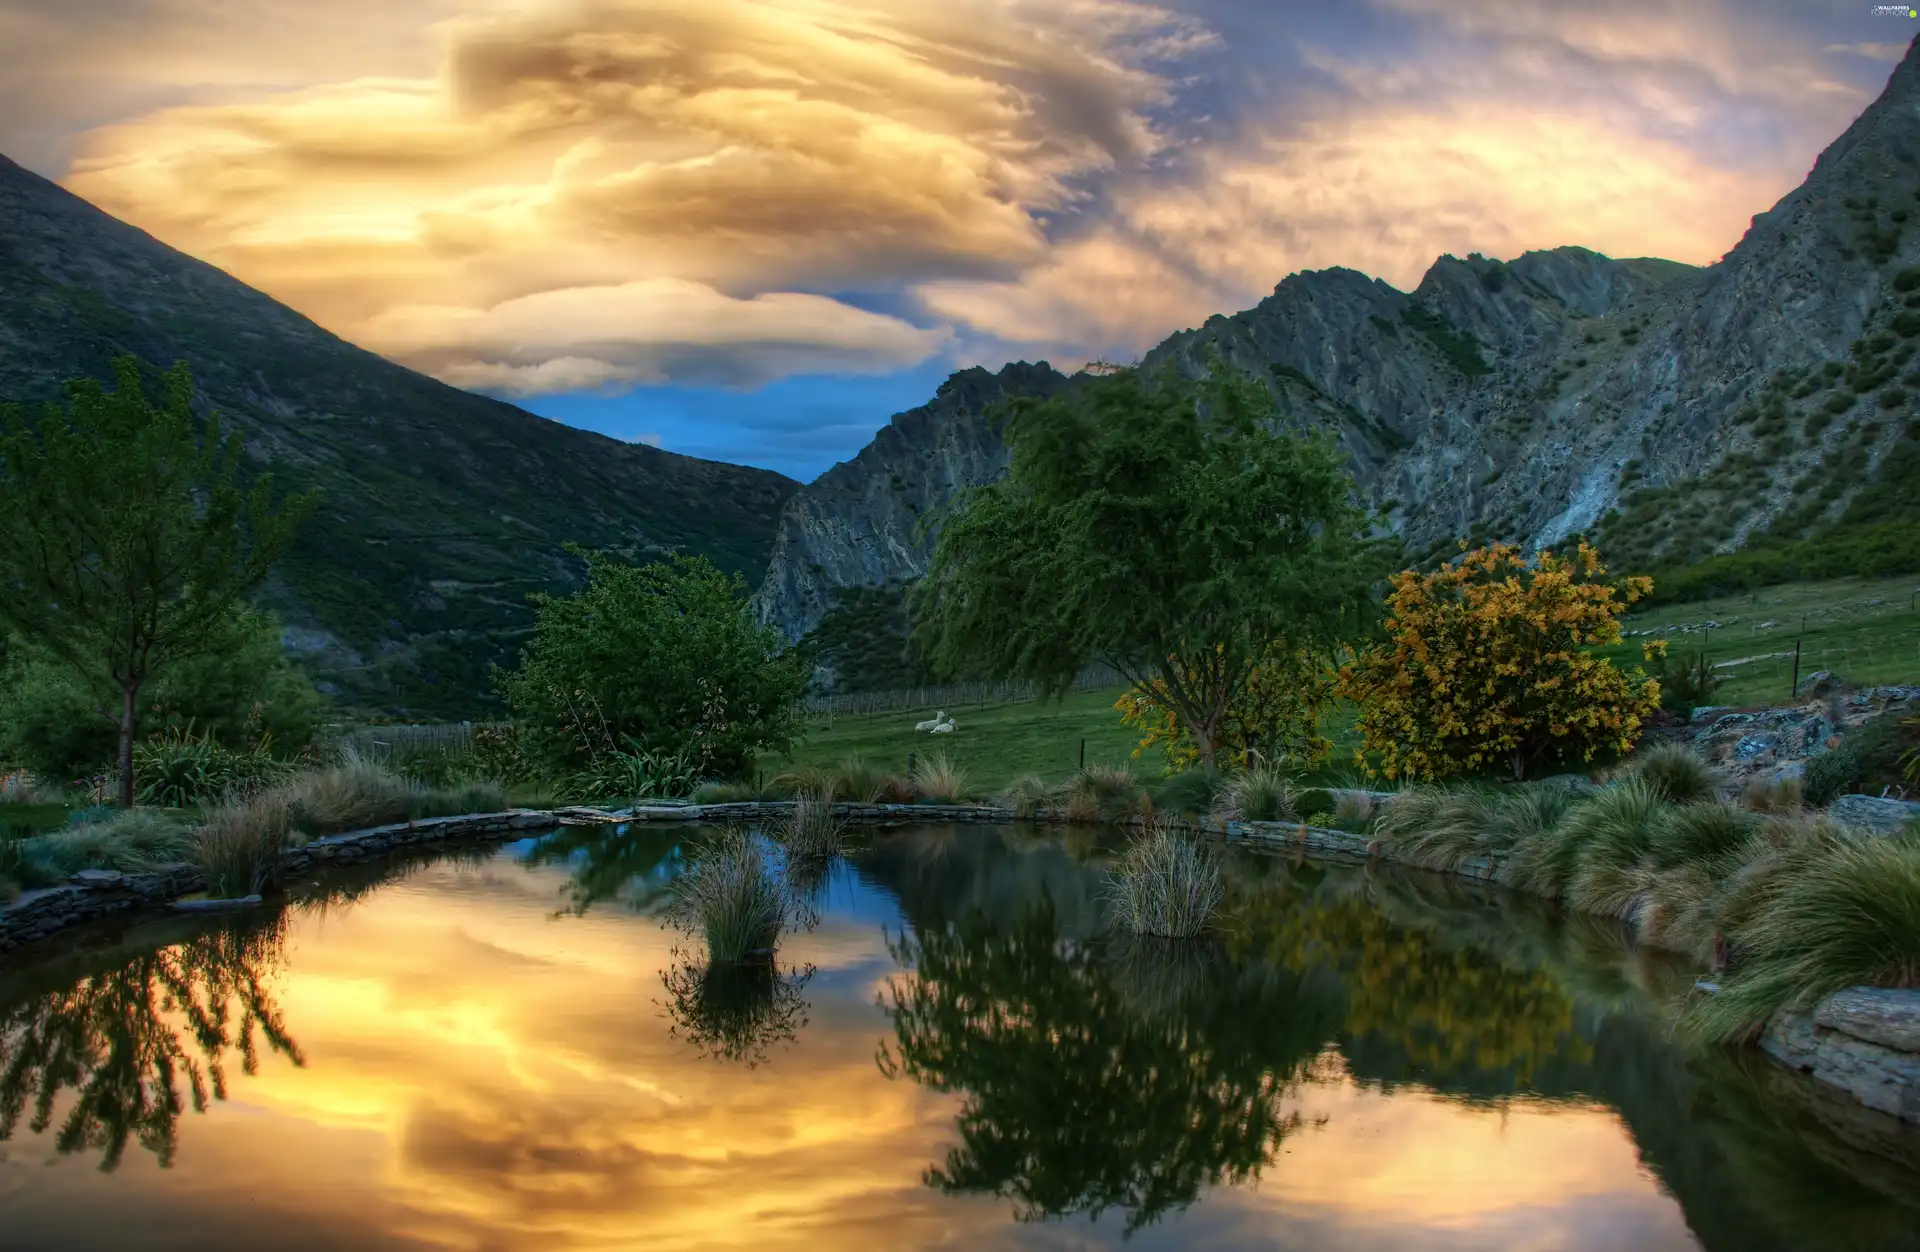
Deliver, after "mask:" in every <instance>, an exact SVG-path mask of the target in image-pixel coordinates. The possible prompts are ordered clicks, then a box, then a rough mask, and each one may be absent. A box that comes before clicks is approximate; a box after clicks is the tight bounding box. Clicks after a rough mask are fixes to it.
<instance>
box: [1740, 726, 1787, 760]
mask: <svg viewBox="0 0 1920 1252" xmlns="http://www.w3.org/2000/svg"><path fill="white" fill-rule="evenodd" d="M1779 749H1780V737H1779V736H1778V735H1773V734H1768V733H1765V732H1762V733H1760V734H1757V735H1746V736H1743V737H1742V738H1741V740H1740V742H1738V743H1736V744H1734V745H1733V755H1734V758H1735V759H1736V760H1740V761H1749V762H1756V763H1761V764H1764V763H1765V762H1764V761H1761V759H1760V758H1761V757H1762V756H1765V757H1766V760H1768V761H1770V760H1772V759H1773V757H1772V755H1770V754H1772V753H1776V752H1778V751H1779Z"/></svg>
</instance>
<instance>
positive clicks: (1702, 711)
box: [1687, 704, 1728, 726]
mask: <svg viewBox="0 0 1920 1252" xmlns="http://www.w3.org/2000/svg"><path fill="white" fill-rule="evenodd" d="M1727 707H1728V706H1726V705H1724V704H1710V705H1707V706H1706V707H1705V708H1698V709H1695V710H1694V711H1693V712H1692V713H1690V714H1688V715H1687V722H1688V724H1689V725H1696V726H1697V725H1702V724H1705V723H1707V722H1711V721H1713V720H1714V719H1715V718H1717V717H1719V716H1720V715H1721V714H1722V713H1724V712H1726V711H1727Z"/></svg>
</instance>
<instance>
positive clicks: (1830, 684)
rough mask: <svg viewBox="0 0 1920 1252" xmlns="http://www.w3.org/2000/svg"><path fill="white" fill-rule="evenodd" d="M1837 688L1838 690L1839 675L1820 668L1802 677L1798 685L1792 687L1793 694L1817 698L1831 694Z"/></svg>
mask: <svg viewBox="0 0 1920 1252" xmlns="http://www.w3.org/2000/svg"><path fill="white" fill-rule="evenodd" d="M1838 690H1840V676H1839V675H1838V674H1835V673H1833V672H1832V671H1831V670H1824V669H1821V670H1815V671H1814V672H1813V673H1811V674H1808V675H1807V676H1806V677H1805V678H1802V679H1801V680H1800V685H1799V686H1798V687H1795V688H1794V689H1793V694H1794V695H1796V696H1807V697H1812V698H1814V699H1818V698H1819V697H1821V696H1829V695H1832V694H1833V693H1834V692H1836V691H1838Z"/></svg>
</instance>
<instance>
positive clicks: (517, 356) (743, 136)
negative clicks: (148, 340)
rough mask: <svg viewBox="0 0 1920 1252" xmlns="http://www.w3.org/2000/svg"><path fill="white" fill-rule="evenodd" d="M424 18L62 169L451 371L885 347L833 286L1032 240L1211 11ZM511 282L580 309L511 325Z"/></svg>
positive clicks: (1036, 254) (1041, 1)
mask: <svg viewBox="0 0 1920 1252" xmlns="http://www.w3.org/2000/svg"><path fill="white" fill-rule="evenodd" d="M439 37H440V39H441V42H442V55H441V59H440V61H439V64H438V68H437V70H436V71H435V72H434V73H432V74H431V75H426V76H415V77H409V76H387V77H353V78H350V79H346V80H343V81H332V82H320V83H315V84H311V85H307V86H303V87H301V88H299V89H296V90H286V91H274V92H267V93H264V94H262V95H260V96H259V97H258V98H255V99H251V100H245V101H238V102H223V103H218V104H195V105H186V106H181V107H175V108H168V109H162V110H160V111H158V112H154V113H151V114H148V115H145V116H140V117H136V118H133V119H130V120H127V121H124V122H121V123H119V124H116V125H111V126H106V127H102V128H99V129H97V130H95V131H93V132H91V133H89V134H88V135H86V136H85V137H84V139H83V140H82V141H81V143H80V146H79V153H80V155H79V157H78V159H77V160H76V161H75V162H74V165H73V168H72V170H71V172H70V174H69V176H68V177H67V179H66V180H65V181H66V185H67V186H68V187H69V188H70V189H71V190H73V191H75V192H76V193H78V194H80V195H82V196H85V197H86V198H88V199H90V200H92V201H94V202H95V203H97V204H99V205H101V206H102V207H104V208H106V209H107V210H108V211H110V212H113V213H116V214H118V215H120V216H123V217H125V218H127V219H129V220H131V221H133V222H134V223H135V224H137V225H139V226H141V227H143V228H144V229H147V230H149V231H150V232H152V233H153V234H155V235H156V236H158V237H159V238H161V239H163V240H165V241H166V242H169V243H171V244H173V245H175V246H176V247H180V248H182V249H183V250H185V251H188V252H191V253H193V254H194V255H197V256H200V257H202V258H204V259H206V260H209V261H211V262H213V263H214V264H216V265H220V266H221V267H223V268H225V269H227V270H229V271H230V272H232V273H234V274H235V275H237V276H238V277H240V278H242V279H244V280H246V281H248V282H251V283H253V284H255V285H257V286H260V287H262V288H263V289H265V290H266V291H268V292H269V293H271V294H273V295H275V296H277V297H279V298H281V299H283V300H285V301H286V302H288V303H290V304H292V305H293V306H294V307H296V308H298V309H300V310H301V311H303V312H306V313H308V314H309V315H310V316H313V317H314V318H315V319H316V320H317V321H319V322H321V324H323V325H325V326H327V327H329V328H330V329H334V330H336V331H339V332H341V333H343V334H347V335H348V336H349V337H353V336H355V335H357V334H363V333H364V334H367V335H370V336H371V337H372V338H371V341H370V346H373V347H375V348H377V349H380V350H382V351H386V352H388V353H389V354H391V355H394V356H396V357H397V358H398V359H400V360H402V361H405V362H407V363H409V364H414V365H419V366H421V367H423V368H427V369H430V370H433V371H435V372H437V373H440V374H441V376H442V377H445V378H447V379H449V380H450V381H455V382H460V383H465V384H466V385H486V386H499V387H506V388H510V389H513V390H526V389H528V388H538V387H548V386H578V385H599V384H604V383H610V382H615V381H619V380H622V379H627V380H631V379H636V378H651V377H668V378H675V379H678V378H682V377H691V378H695V379H701V380H704V379H706V378H709V377H712V376H714V375H715V374H716V373H718V374H725V375H730V376H731V377H733V378H734V379H735V380H736V381H738V382H740V383H743V384H748V383H751V382H753V381H755V380H757V379H760V378H763V377H766V376H768V373H769V371H773V372H779V371H791V370H799V369H824V368H837V367H839V366H840V365H842V364H844V362H845V361H846V359H847V355H848V353H849V352H867V353H870V354H871V355H870V356H869V358H868V367H870V368H887V367H889V366H891V365H897V364H900V363H903V362H907V363H911V362H913V361H918V360H920V359H922V358H923V357H924V355H925V354H926V352H927V351H929V350H931V347H930V346H929V345H937V342H938V339H937V336H936V335H935V334H934V333H933V332H925V331H915V330H914V328H912V327H908V326H906V325H904V324H893V323H889V322H888V320H887V319H878V318H872V317H863V316H862V315H860V314H858V312H857V310H854V309H852V308H848V307H845V306H835V305H833V304H832V303H831V302H829V301H827V300H825V299H823V297H826V296H831V295H834V294H836V293H845V292H858V291H861V290H867V289H892V288H897V287H898V285H899V284H900V283H901V282H903V281H912V280H914V279H919V278H929V277H937V276H980V277H988V276H991V277H1011V276H1013V275H1015V274H1017V273H1019V272H1021V271H1022V270H1023V269H1025V268H1026V267H1028V266H1030V265H1032V264H1034V263H1036V262H1037V261H1038V260H1039V259H1040V258H1041V257H1042V256H1043V255H1044V254H1045V251H1046V248H1047V238H1046V234H1045V232H1044V230H1043V229H1042V224H1041V217H1042V215H1044V214H1048V213H1059V212H1066V211H1070V210H1072V209H1074V208H1075V207H1076V206H1079V205H1082V204H1084V203H1085V202H1086V201H1087V198H1088V196H1089V194H1090V193H1089V191H1088V189H1087V187H1086V185H1085V180H1087V179H1095V178H1098V177H1100V176H1102V175H1104V174H1107V173H1109V172H1111V171H1114V170H1118V169H1123V168H1132V167H1136V166H1138V165H1140V164H1141V163H1143V162H1145V161H1148V160H1150V159H1151V158H1152V157H1154V155H1155V154H1157V153H1158V152H1160V151H1161V150H1162V148H1163V145H1164V143H1165V139H1164V137H1163V136H1162V134H1161V133H1160V132H1159V130H1158V129H1156V126H1155V123H1154V120H1153V117H1152V114H1153V112H1154V110H1155V109H1156V108H1158V107H1160V106H1162V105H1164V104H1165V103H1166V102H1167V101H1168V100H1169V98H1170V95H1169V90H1170V89H1169V87H1168V86H1167V84H1166V82H1165V81H1164V80H1163V79H1162V77H1160V76H1159V75H1158V74H1156V73H1155V72H1153V71H1152V70H1150V69H1149V68H1147V66H1148V64H1149V63H1150V62H1153V61H1155V60H1156V59H1160V58H1165V57H1168V56H1172V55H1180V54H1183V53H1185V52H1186V51H1188V50H1191V49H1192V48H1194V47H1197V46H1200V45H1203V44H1204V43H1205V34H1204V31H1202V30H1200V29H1198V28H1197V27H1194V26H1192V25H1191V24H1190V23H1185V22H1183V21H1182V20H1180V19H1179V18H1177V17H1175V16H1174V15H1172V14H1170V13H1167V12H1164V11H1162V10H1159V9H1154V8H1150V7H1147V6H1143V5H1139V4H1132V3H1124V2H1122V0H1079V2H1076V3H1070V4H1063V3H1050V2H1046V0H953V2H952V3H945V4H942V5H939V6H930V5H925V4H922V3H919V2H918V0H879V2H877V3H874V2H867V3H861V4H857V5H856V4H853V3H839V2H837V0H780V2H753V3H750V2H747V0H710V2H708V3H702V4H698V5H695V4H688V3H678V2H676V3H666V2H664V0H627V2H614V0H604V2H601V3H589V4H578V5H561V4H559V3H519V4H513V5H505V6H492V7H487V8H480V7H477V6H476V7H474V8H472V9H471V10H470V11H467V12H464V13H462V14H460V15H459V16H457V17H455V18H453V19H451V20H449V21H447V22H445V23H444V24H442V25H441V27H440V28H439ZM701 293H704V294H701ZM649 298H653V299H656V300H657V301H658V303H657V305H656V306H655V307H654V308H653V309H652V310H651V311H649V310H647V309H645V308H643V307H642V304H643V303H644V302H645V301H646V300H647V299H649ZM526 300H536V301H539V302H540V303H537V304H536V305H533V306H526V305H522V304H519V303H518V302H520V301H526ZM726 300H732V301H734V302H735V303H734V304H732V305H724V304H723V303H722V302H723V301H726ZM741 302H744V303H741ZM529 308H533V309H538V310H539V311H540V312H541V313H542V314H544V315H546V316H548V317H565V318H577V319H579V321H578V323H577V325H578V329H579V333H578V334H577V335H571V336H570V335H569V333H568V328H569V327H570V326H571V325H574V323H569V322H566V321H555V322H550V323H548V324H547V325H545V326H544V327H543V328H542V330H541V333H539V334H520V335H518V337H517V338H516V339H515V340H514V342H513V344H512V345H510V346H511V348H512V350H511V351H507V350H506V349H507V347H508V346H509V345H507V344H506V343H505V341H504V340H503V339H502V338H501V337H500V336H501V334H502V333H503V332H502V328H503V327H504V326H506V325H509V324H511V325H513V326H516V327H519V328H520V329H521V330H523V331H524V330H525V329H526V328H527V326H528V323H526V322H524V321H516V320H515V319H517V318H524V317H525V316H527V310H528V309H529ZM428 310H431V316H432V317H433V318H436V319H438V320H439V322H440V329H439V330H438V331H431V332H430V331H428V330H426V329H425V327H424V321H425V320H426V318H427V317H428ZM689 310H692V311H693V312H694V313H695V316H693V317H691V318H690V319H689V318H686V317H685V315H686V314H687V313H688V312H689ZM612 311H617V312H619V313H620V314H621V315H623V316H628V317H630V318H631V319H632V321H633V328H632V329H629V330H627V331H625V332H622V334H621V335H619V336H616V338H617V339H618V341H619V342H618V343H617V345H615V350H614V351H613V352H612V354H611V356H609V355H608V353H607V352H606V351H604V350H603V349H606V348H607V346H608V343H609V340H608V338H607V334H606V331H607V328H606V325H605V316H606V315H607V314H609V313H610V312H612ZM721 312H724V313H726V314H728V315H730V316H731V315H743V316H745V318H746V319H747V322H748V323H749V324H750V325H751V327H753V333H752V334H742V333H740V332H739V331H738V330H737V329H736V328H734V327H731V326H729V325H728V323H727V319H726V317H722V316H718V315H717V314H719V313H721ZM894 322H895V323H897V319H894ZM656 332H658V333H656ZM462 334H471V335H473V336H475V338H474V339H473V341H472V342H471V343H470V344H467V345H466V347H468V348H470V349H472V350H471V351H463V350H462V344H461V343H456V342H453V339H454V338H455V337H457V336H458V335H462ZM650 334H654V335H655V337H654V338H653V339H651V340H650V339H649V338H648V336H649V335H650ZM703 335H704V338H702V336H703ZM536 343H537V345H538V346H537V347H536V346H535V345H536Z"/></svg>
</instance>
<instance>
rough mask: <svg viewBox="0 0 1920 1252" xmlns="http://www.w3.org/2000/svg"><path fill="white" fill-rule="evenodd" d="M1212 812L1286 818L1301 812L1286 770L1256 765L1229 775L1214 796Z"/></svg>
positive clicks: (1239, 817) (1238, 817) (1229, 817)
mask: <svg viewBox="0 0 1920 1252" xmlns="http://www.w3.org/2000/svg"><path fill="white" fill-rule="evenodd" d="M1213 815H1214V816H1215V817H1218V818H1221V819H1223V820H1225V821H1237V822H1284V821H1290V820H1292V819H1293V818H1295V817H1298V816H1299V815H1300V812H1299V806H1298V805H1297V804H1296V803H1295V797H1294V793H1293V781H1292V779H1291V778H1289V777H1288V775H1287V773H1286V771H1285V770H1282V769H1279V768H1277V767H1275V766H1272V765H1256V766H1254V767H1253V768H1252V769H1249V770H1243V771H1241V772H1240V773H1238V774H1235V775H1233V776H1232V777H1230V778H1228V779H1227V781H1226V785H1225V786H1223V787H1221V788H1220V794H1219V795H1218V796H1216V797H1215V798H1214V803H1213Z"/></svg>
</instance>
